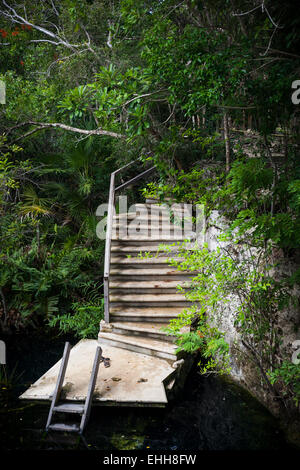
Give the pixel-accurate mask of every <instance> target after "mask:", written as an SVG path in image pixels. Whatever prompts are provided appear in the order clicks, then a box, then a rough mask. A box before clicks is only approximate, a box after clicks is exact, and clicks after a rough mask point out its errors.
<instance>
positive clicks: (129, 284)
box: [109, 280, 191, 290]
mask: <svg viewBox="0 0 300 470" xmlns="http://www.w3.org/2000/svg"><path fill="white" fill-rule="evenodd" d="M190 285H191V281H182V282H180V281H160V280H158V281H113V280H111V281H110V283H109V287H110V289H134V290H135V289H177V288H178V286H181V287H184V288H188V287H189V286H190Z"/></svg>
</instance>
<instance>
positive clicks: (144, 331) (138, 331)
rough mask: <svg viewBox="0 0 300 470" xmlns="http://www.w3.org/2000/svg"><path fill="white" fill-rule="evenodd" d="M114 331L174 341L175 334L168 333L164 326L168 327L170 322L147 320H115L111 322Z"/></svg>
mask: <svg viewBox="0 0 300 470" xmlns="http://www.w3.org/2000/svg"><path fill="white" fill-rule="evenodd" d="M111 326H112V328H113V333H117V334H123V335H133V336H143V337H146V338H154V339H162V340H164V341H169V342H174V340H175V336H174V335H168V334H167V333H166V332H165V331H163V330H162V328H166V327H167V326H168V323H146V322H113V323H111Z"/></svg>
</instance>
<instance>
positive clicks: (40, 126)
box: [6, 121, 126, 142]
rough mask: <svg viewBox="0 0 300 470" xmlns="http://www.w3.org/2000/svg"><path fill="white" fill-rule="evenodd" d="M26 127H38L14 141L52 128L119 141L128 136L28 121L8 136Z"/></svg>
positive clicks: (101, 130)
mask: <svg viewBox="0 0 300 470" xmlns="http://www.w3.org/2000/svg"><path fill="white" fill-rule="evenodd" d="M25 126H36V127H35V128H34V129H31V130H30V131H28V132H26V133H25V134H23V135H22V136H20V137H18V138H17V139H15V140H14V142H18V141H19V140H22V139H24V138H26V137H28V136H30V135H32V134H34V133H35V132H38V131H40V130H43V129H51V128H57V129H63V130H65V131H68V132H74V133H77V134H83V135H87V136H90V135H102V136H107V137H114V138H117V139H125V138H126V136H125V135H123V134H119V133H117V132H112V131H106V130H104V129H100V128H98V129H92V130H87V129H79V128H78V127H72V126H68V125H66V124H62V123H59V122H36V121H27V122H22V123H20V124H17V125H16V126H13V127H11V128H10V129H8V130H7V132H6V135H9V134H10V133H11V132H13V131H14V130H16V129H20V128H21V127H25Z"/></svg>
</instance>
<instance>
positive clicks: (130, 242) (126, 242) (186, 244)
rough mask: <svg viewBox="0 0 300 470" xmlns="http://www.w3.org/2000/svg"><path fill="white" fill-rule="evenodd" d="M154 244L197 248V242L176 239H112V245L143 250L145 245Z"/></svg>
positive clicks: (154, 245)
mask: <svg viewBox="0 0 300 470" xmlns="http://www.w3.org/2000/svg"><path fill="white" fill-rule="evenodd" d="M145 245H147V246H152V247H156V248H158V247H159V246H165V245H166V246H168V247H182V248H186V249H188V250H190V249H194V248H195V243H194V242H184V241H180V240H178V241H176V240H152V239H149V240H146V241H144V240H137V239H135V240H132V239H131V238H129V239H128V240H123V239H120V240H113V239H112V241H111V246H112V247H113V246H118V247H119V246H126V247H136V249H139V250H141V249H142V248H140V247H143V246H145Z"/></svg>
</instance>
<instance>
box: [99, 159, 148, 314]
mask: <svg viewBox="0 0 300 470" xmlns="http://www.w3.org/2000/svg"><path fill="white" fill-rule="evenodd" d="M137 161H138V160H134V161H132V162H130V163H127V165H124V166H122V167H121V168H118V169H117V170H116V171H114V172H113V173H111V175H110V186H109V198H108V208H107V224H106V237H105V254H104V276H103V289H104V320H105V322H106V323H109V272H110V255H111V236H112V225H113V212H114V204H115V193H116V191H119V190H120V189H124V188H126V187H127V186H129V185H130V184H134V183H135V182H136V181H138V180H139V179H141V178H143V177H145V176H146V175H148V174H149V173H151V172H152V171H154V170H155V166H153V167H151V168H149V169H148V170H145V171H143V172H142V173H140V174H139V175H137V176H135V177H134V178H131V179H130V180H129V181H127V182H126V183H123V184H121V185H120V186H118V187H117V188H115V177H116V175H117V174H118V173H120V172H121V171H122V170H124V169H125V168H128V167H129V166H131V165H132V164H133V163H136V162H137Z"/></svg>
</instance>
